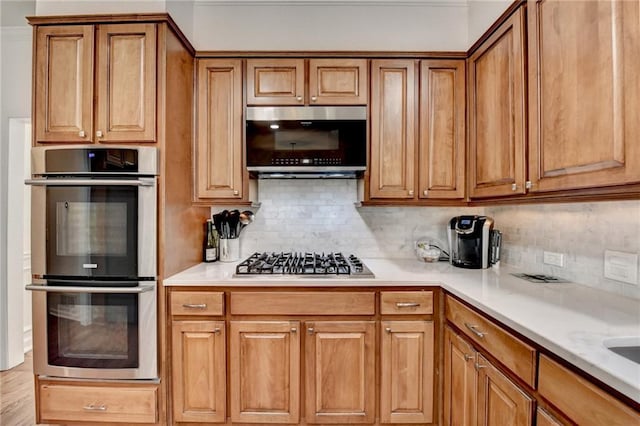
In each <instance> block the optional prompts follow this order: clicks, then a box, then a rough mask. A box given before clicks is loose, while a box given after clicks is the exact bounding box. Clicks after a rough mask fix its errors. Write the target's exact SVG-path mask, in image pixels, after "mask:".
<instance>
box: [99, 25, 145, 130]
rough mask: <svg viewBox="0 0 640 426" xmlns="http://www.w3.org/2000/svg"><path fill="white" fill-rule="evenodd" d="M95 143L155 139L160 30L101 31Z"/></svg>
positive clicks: (140, 27) (113, 27)
mask: <svg viewBox="0 0 640 426" xmlns="http://www.w3.org/2000/svg"><path fill="white" fill-rule="evenodd" d="M97 46H98V47H97V52H98V55H97V59H96V74H97V76H96V81H97V95H98V96H97V104H96V140H97V141H100V142H127V141H135V142H154V141H155V139H156V26H155V24H113V25H99V26H98V28H97Z"/></svg>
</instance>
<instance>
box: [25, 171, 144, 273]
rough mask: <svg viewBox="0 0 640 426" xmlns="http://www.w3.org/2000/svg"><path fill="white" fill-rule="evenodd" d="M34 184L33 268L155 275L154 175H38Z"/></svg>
mask: <svg viewBox="0 0 640 426" xmlns="http://www.w3.org/2000/svg"><path fill="white" fill-rule="evenodd" d="M28 183H30V184H32V185H33V188H32V230H31V232H32V247H33V248H34V250H33V254H32V256H33V258H32V268H33V269H32V273H33V274H34V275H36V276H39V275H41V276H42V277H43V278H54V279H55V278H67V279H69V278H72V279H94V280H95V279H154V278H155V277H156V229H155V223H156V178H154V177H150V178H130V179H81V178H50V177H49V178H40V179H33V180H31V181H29V182H28Z"/></svg>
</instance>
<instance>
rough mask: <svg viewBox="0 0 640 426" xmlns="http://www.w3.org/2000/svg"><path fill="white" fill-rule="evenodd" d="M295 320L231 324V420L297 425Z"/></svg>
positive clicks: (298, 413)
mask: <svg viewBox="0 0 640 426" xmlns="http://www.w3.org/2000/svg"><path fill="white" fill-rule="evenodd" d="M299 328H300V324H299V323H298V322H297V321H231V339H230V352H229V354H230V355H229V356H230V359H231V392H230V396H231V420H232V421H233V422H240V423H298V420H299V416H300V411H299V404H300V338H299V333H298V329H299Z"/></svg>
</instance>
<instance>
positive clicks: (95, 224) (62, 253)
mask: <svg viewBox="0 0 640 426" xmlns="http://www.w3.org/2000/svg"><path fill="white" fill-rule="evenodd" d="M157 155H158V154H157V150H156V148H152V147H99V146H77V145H76V146H72V147H59V146H56V147H36V148H33V149H32V179H30V180H28V181H27V182H26V183H27V184H29V185H32V192H31V194H32V206H31V214H32V216H31V223H32V227H31V241H32V274H33V283H32V284H31V285H29V286H27V288H28V289H29V290H33V333H34V335H33V346H34V351H33V353H34V371H35V373H36V374H40V375H47V376H55V377H73V378H94V379H103V378H106V379H155V378H157V375H158V374H157V345H156V339H157V337H156V336H157V321H156V319H157V309H156V294H157V291H156V279H157V260H156V259H157V254H156V252H157V250H156V246H157V241H156V240H157V237H156V235H157V174H158V173H157V172H158V157H157Z"/></svg>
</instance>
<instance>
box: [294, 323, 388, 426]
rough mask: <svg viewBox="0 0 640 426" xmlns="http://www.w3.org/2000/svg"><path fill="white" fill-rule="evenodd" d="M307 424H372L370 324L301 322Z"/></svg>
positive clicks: (372, 326)
mask: <svg viewBox="0 0 640 426" xmlns="http://www.w3.org/2000/svg"><path fill="white" fill-rule="evenodd" d="M305 327H306V331H307V337H306V340H305V359H306V372H305V383H306V395H305V399H306V420H307V422H308V423H323V424H325V423H340V424H345V423H347V424H352V423H373V421H374V419H375V395H376V392H375V384H376V380H375V371H376V367H375V322H374V321H316V322H307V323H305Z"/></svg>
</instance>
